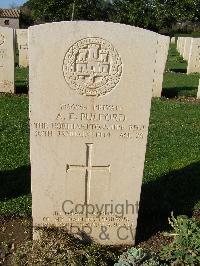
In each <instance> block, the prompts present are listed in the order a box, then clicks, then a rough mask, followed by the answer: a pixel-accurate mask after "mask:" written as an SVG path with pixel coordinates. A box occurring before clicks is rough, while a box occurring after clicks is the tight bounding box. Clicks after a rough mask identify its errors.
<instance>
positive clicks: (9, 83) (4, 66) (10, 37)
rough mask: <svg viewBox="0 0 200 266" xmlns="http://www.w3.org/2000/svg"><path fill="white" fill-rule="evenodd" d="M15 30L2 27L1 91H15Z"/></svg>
mask: <svg viewBox="0 0 200 266" xmlns="http://www.w3.org/2000/svg"><path fill="white" fill-rule="evenodd" d="M14 58H15V57H14V30H13V29H11V28H6V27H0V92H6V93H14V92H15V85H14V84H15V83H14V82H15V62H14Z"/></svg>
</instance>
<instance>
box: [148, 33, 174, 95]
mask: <svg viewBox="0 0 200 266" xmlns="http://www.w3.org/2000/svg"><path fill="white" fill-rule="evenodd" d="M169 43H170V38H169V37H167V36H162V35H158V40H157V49H156V58H155V67H154V82H153V88H152V96H153V97H161V93H162V83H163V74H164V71H165V65H166V61H167V56H168V51H169Z"/></svg>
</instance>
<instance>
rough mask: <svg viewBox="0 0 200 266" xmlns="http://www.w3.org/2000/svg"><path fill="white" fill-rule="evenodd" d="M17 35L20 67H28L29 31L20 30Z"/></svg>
mask: <svg viewBox="0 0 200 266" xmlns="http://www.w3.org/2000/svg"><path fill="white" fill-rule="evenodd" d="M16 35H17V47H18V51H19V66H20V67H28V30H25V29H23V30H22V29H18V30H16Z"/></svg>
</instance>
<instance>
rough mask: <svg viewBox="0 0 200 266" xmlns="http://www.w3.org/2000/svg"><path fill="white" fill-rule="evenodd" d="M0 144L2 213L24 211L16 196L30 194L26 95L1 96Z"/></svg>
mask: <svg viewBox="0 0 200 266" xmlns="http://www.w3.org/2000/svg"><path fill="white" fill-rule="evenodd" d="M0 147H1V153H0V184H1V186H0V214H15V213H19V214H21V213H24V207H23V204H24V203H23V204H22V199H21V198H19V200H17V199H16V198H17V197H18V196H19V197H20V196H23V195H25V194H27V193H30V170H29V169H30V167H29V165H30V160H29V126H28V98H27V95H21V96H14V95H1V96H0ZM7 200H8V203H7V204H6V203H5V201H7ZM13 200H14V202H15V204H13ZM24 200H25V202H26V201H27V198H26V197H25V198H24ZM29 202H30V201H29ZM13 206H15V208H14V207H13ZM20 206H21V207H20ZM25 206H27V205H26V204H25ZM27 210H28V208H27Z"/></svg>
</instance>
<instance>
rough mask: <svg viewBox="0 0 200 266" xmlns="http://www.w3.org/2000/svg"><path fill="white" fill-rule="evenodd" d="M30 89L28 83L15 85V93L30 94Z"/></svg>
mask: <svg viewBox="0 0 200 266" xmlns="http://www.w3.org/2000/svg"><path fill="white" fill-rule="evenodd" d="M28 90H29V88H28V85H26V84H23V85H22V84H21V85H16V86H15V93H16V94H22V93H23V94H28Z"/></svg>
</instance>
